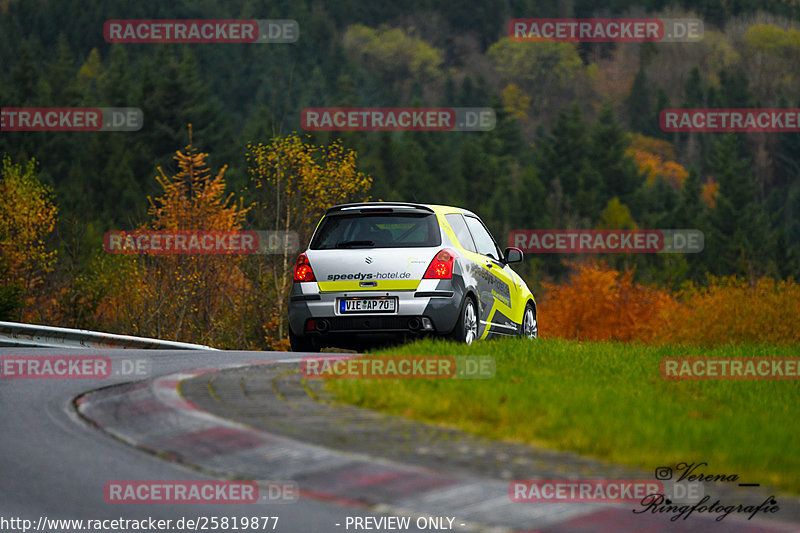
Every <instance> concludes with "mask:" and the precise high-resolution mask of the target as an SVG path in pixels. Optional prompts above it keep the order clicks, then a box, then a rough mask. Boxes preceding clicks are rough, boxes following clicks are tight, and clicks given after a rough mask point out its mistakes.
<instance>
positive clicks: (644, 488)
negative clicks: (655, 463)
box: [508, 479, 664, 503]
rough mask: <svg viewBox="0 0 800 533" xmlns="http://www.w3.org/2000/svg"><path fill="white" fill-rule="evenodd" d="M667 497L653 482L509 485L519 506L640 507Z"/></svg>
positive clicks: (530, 482) (573, 481)
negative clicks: (658, 496)
mask: <svg viewBox="0 0 800 533" xmlns="http://www.w3.org/2000/svg"><path fill="white" fill-rule="evenodd" d="M656 494H664V486H663V485H662V484H661V482H660V481H654V480H652V479H523V480H515V481H512V482H511V483H510V484H509V485H508V497H509V498H510V499H511V501H512V502H515V503H558V502H561V503H639V502H641V501H642V500H643V499H644V498H647V497H652V496H654V495H656Z"/></svg>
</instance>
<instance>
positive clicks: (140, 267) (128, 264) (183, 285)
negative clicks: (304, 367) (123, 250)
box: [98, 126, 250, 347]
mask: <svg viewBox="0 0 800 533" xmlns="http://www.w3.org/2000/svg"><path fill="white" fill-rule="evenodd" d="M189 131H190V141H189V145H187V146H186V147H185V148H184V150H183V151H180V150H179V151H177V152H176V155H175V161H176V163H177V166H178V172H177V173H176V174H175V175H174V176H167V175H166V174H165V172H164V171H163V169H161V168H160V167H159V169H158V172H159V175H158V176H157V177H156V179H157V181H158V183H159V185H160V186H161V188H162V194H161V195H160V196H158V197H156V198H151V197H148V201H149V202H150V208H149V215H150V217H151V219H150V221H149V222H148V223H147V224H145V225H143V226H142V227H141V228H140V229H142V230H159V231H174V230H199V231H205V230H218V231H232V230H239V229H241V227H242V222H243V221H244V219H245V216H246V213H247V211H248V207H245V206H244V205H243V202H242V200H241V199H240V200H239V202H238V203H237V202H235V201H234V198H233V194H226V192H225V177H224V175H225V169H226V167H223V168H222V169H220V171H219V172H218V173H217V174H216V175H212V173H211V170H210V169H209V168H208V166H207V163H206V161H207V158H208V154H206V153H202V152H200V151H198V149H197V148H196V147H195V146H194V145H193V144H192V139H191V126H190V130H189ZM126 259H128V258H120V259H119V262H120V263H121V264H119V265H118V266H117V268H119V269H122V272H123V273H124V274H123V277H122V279H121V280H117V282H116V283H115V285H114V288H115V289H117V290H112V291H111V295H110V297H109V298H107V299H106V300H105V301H104V302H103V303H102V304H101V306H100V307H99V308H98V312H99V313H101V314H102V315H104V316H106V317H109V318H111V317H114V318H116V320H113V319H112V320H111V321H112V322H119V323H120V326H122V325H124V324H126V325H127V329H128V331H131V332H133V333H135V334H138V335H146V336H153V337H158V338H165V339H172V340H180V341H187V342H201V343H208V344H216V345H221V346H226V347H242V346H243V345H246V341H245V338H246V336H247V328H246V326H245V325H244V322H245V321H246V319H245V318H244V316H245V315H246V312H247V309H246V307H247V304H246V302H247V301H248V300H247V298H246V296H247V293H248V292H249V291H250V282H249V281H248V280H247V278H246V277H245V275H244V272H243V270H242V269H241V268H240V263H241V257H239V256H235V255H227V254H211V255H208V254H205V255H183V254H174V255H154V256H137V257H132V258H130V260H129V261H126ZM120 282H121V283H120Z"/></svg>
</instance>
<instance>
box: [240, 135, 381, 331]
mask: <svg viewBox="0 0 800 533" xmlns="http://www.w3.org/2000/svg"><path fill="white" fill-rule="evenodd" d="M356 155H357V154H356V152H355V151H354V150H350V149H347V148H345V147H344V146H343V145H342V143H341V141H334V142H333V143H331V144H329V145H327V146H318V145H314V144H311V143H310V142H308V141H305V140H303V139H302V138H301V137H300V136H299V135H296V134H292V135H288V136H285V137H276V138H273V139H272V140H271V141H270V142H268V143H250V144H248V150H247V156H246V157H247V164H248V172H249V175H250V178H251V182H252V184H253V187H254V189H255V191H256V196H257V198H258V200H257V202H256V205H255V207H256V218H257V219H258V223H259V224H260V225H262V226H261V227H263V228H264V229H267V228H269V229H272V230H277V231H284V232H296V233H297V235H298V238H299V242H300V243H301V245H302V244H304V243H306V242H308V239H309V238H310V236H311V233H312V232H313V230H314V228H315V226H316V223H317V222H318V221H319V219H320V217H321V216H322V214H323V213H324V212H325V210H326V209H327V208H329V207H331V206H334V205H336V204H341V203H346V202H351V201H366V200H368V199H369V196H367V191H368V190H369V188H370V186H371V185H372V178H371V177H370V176H367V175H365V174H364V173H363V172H359V171H358V170H357V168H356ZM293 266H294V256H289V255H287V254H281V255H276V256H273V257H271V258H268V259H264V260H263V261H262V262H261V263H260V264H259V266H258V268H259V269H261V271H260V272H261V275H259V276H258V279H261V280H265V281H266V280H267V279H268V278H269V282H265V284H264V285H263V286H262V290H263V291H266V292H267V293H268V294H270V295H271V296H272V297H273V298H274V302H275V305H274V307H273V310H272V313H271V314H270V316H269V317H267V320H268V327H267V328H266V329H267V331H270V332H273V334H274V336H275V337H274V338H275V340H276V342H281V339H284V337H285V336H286V335H287V334H288V332H287V331H286V329H285V314H286V313H285V302H286V299H287V296H288V292H289V287H290V285H291V270H292V267H293ZM265 274H268V276H267V275H265ZM266 283H269V286H267V284H266ZM284 344H285V343H284ZM279 345H280V344H279ZM280 346H282V345H280Z"/></svg>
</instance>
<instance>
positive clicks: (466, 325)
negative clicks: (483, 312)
mask: <svg viewBox="0 0 800 533" xmlns="http://www.w3.org/2000/svg"><path fill="white" fill-rule="evenodd" d="M470 333H471V335H470ZM450 338H451V339H453V340H455V341H458V342H463V343H465V344H471V343H472V341H474V340H475V339H477V338H478V307H477V305H475V300H473V299H472V297H471V296H467V297H465V298H464V303H463V304H461V313H460V314H459V316H458V322H456V327H455V328H453V332H452V333H451V334H450Z"/></svg>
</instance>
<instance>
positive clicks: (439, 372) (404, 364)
mask: <svg viewBox="0 0 800 533" xmlns="http://www.w3.org/2000/svg"><path fill="white" fill-rule="evenodd" d="M495 371H496V366H495V360H494V358H493V357H489V356H449V355H397V356H384V357H381V356H361V357H351V356H344V357H342V356H315V357H304V358H303V359H302V361H301V362H300V372H301V373H302V374H303V377H305V378H309V379H491V378H493V377H494V375H495Z"/></svg>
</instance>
